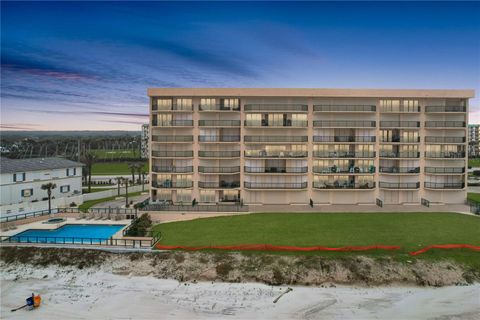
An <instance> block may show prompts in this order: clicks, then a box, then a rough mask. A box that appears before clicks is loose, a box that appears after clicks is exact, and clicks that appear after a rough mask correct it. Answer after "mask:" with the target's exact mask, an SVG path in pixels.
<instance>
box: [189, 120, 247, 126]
mask: <svg viewBox="0 0 480 320" xmlns="http://www.w3.org/2000/svg"><path fill="white" fill-rule="evenodd" d="M241 124H242V122H241V121H240V120H198V126H199V127H240V125H241Z"/></svg>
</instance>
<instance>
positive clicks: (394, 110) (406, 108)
mask: <svg viewBox="0 0 480 320" xmlns="http://www.w3.org/2000/svg"><path fill="white" fill-rule="evenodd" d="M380 112H381V113H416V112H420V106H416V107H415V106H397V107H381V108H380Z"/></svg>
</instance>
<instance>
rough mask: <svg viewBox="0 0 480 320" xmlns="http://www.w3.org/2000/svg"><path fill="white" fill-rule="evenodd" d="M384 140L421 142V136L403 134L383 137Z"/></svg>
mask: <svg viewBox="0 0 480 320" xmlns="http://www.w3.org/2000/svg"><path fill="white" fill-rule="evenodd" d="M380 139H381V140H380V141H382V142H392V143H396V142H398V143H419V142H420V137H402V136H393V137H381V138H380Z"/></svg>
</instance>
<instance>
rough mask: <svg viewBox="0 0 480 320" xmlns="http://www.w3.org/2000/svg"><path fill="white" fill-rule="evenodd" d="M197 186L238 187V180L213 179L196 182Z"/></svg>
mask: <svg viewBox="0 0 480 320" xmlns="http://www.w3.org/2000/svg"><path fill="white" fill-rule="evenodd" d="M198 187H199V188H211V189H234V188H240V181H214V182H204V181H199V182H198Z"/></svg>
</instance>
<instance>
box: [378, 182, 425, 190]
mask: <svg viewBox="0 0 480 320" xmlns="http://www.w3.org/2000/svg"><path fill="white" fill-rule="evenodd" d="M379 187H380V188H383V189H418V188H420V182H405V183H396V182H380V183H379Z"/></svg>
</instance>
